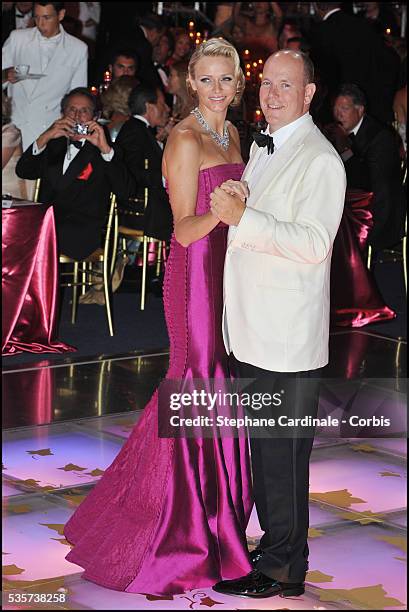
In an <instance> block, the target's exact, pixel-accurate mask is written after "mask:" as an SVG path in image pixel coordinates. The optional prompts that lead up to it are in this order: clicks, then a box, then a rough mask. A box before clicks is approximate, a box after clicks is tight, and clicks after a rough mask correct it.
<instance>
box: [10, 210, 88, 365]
mask: <svg viewBox="0 0 409 612" xmlns="http://www.w3.org/2000/svg"><path fill="white" fill-rule="evenodd" d="M2 224H3V227H2V258H3V261H2V302H3V314H2V354H3V355H12V354H15V353H21V352H22V351H26V352H29V353H63V352H65V351H75V350H76V349H75V348H73V347H71V346H69V345H68V344H64V343H63V342H59V341H58V340H57V339H56V338H55V332H56V322H57V297H58V258H57V244H56V235H55V225H54V213H53V209H52V207H47V206H46V205H44V204H36V205H33V206H21V207H14V208H13V207H11V208H7V209H2Z"/></svg>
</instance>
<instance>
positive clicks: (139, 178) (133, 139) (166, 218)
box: [115, 85, 173, 240]
mask: <svg viewBox="0 0 409 612" xmlns="http://www.w3.org/2000/svg"><path fill="white" fill-rule="evenodd" d="M129 108H130V111H131V114H132V117H131V118H130V119H129V120H128V121H127V122H126V123H125V124H124V125H123V127H122V129H121V131H120V132H119V134H118V137H117V139H116V143H115V144H116V145H118V147H120V148H121V149H122V152H123V157H124V160H125V162H126V164H127V167H128V170H129V172H130V174H131V175H132V176H133V178H134V179H135V182H136V186H137V191H136V193H135V194H134V195H135V197H138V198H141V199H142V200H143V197H144V188H145V187H148V189H149V191H148V196H149V197H148V204H147V208H146V211H145V214H144V217H143V222H141V220H140V219H141V218H140V217H137V216H135V214H133V213H134V212H135V209H134V208H133V207H132V203H131V202H127V201H122V202H120V203H119V212H120V224H121V225H125V226H126V227H131V228H133V229H144V231H145V234H146V235H147V236H150V237H151V238H158V239H159V240H169V239H170V236H171V233H172V227H173V225H172V212H171V208H170V204H169V198H168V195H167V193H166V191H165V188H164V186H163V180H162V153H163V151H162V147H161V145H160V144H159V142H158V141H157V140H156V138H155V136H154V135H153V133H152V128H155V127H158V126H163V125H165V124H166V122H167V119H168V116H169V107H168V106H167V105H166V103H165V98H164V95H163V93H162V91H161V90H159V89H157V90H155V89H152V88H150V87H149V86H147V85H138V86H137V87H136V88H135V89H134V90H133V91H132V92H131V95H130V98H129ZM145 159H147V160H148V168H147V169H145Z"/></svg>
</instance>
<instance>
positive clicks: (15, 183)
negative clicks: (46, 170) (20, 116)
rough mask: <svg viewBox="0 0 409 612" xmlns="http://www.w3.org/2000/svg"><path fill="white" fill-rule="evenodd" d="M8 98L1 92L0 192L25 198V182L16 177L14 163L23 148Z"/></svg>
mask: <svg viewBox="0 0 409 612" xmlns="http://www.w3.org/2000/svg"><path fill="white" fill-rule="evenodd" d="M10 117H11V106H10V99H9V98H8V97H7V96H6V95H5V93H4V91H3V92H2V94H1V121H2V127H1V169H2V172H1V182H2V194H4V195H6V194H7V195H11V196H13V197H15V198H23V200H25V199H27V187H26V182H25V181H24V180H23V179H20V178H18V176H17V174H16V164H17V161H18V160H19V158H20V157H21V154H22V153H23V149H22V147H21V132H20V130H19V129H18V128H16V126H15V125H14V123H11V118H10Z"/></svg>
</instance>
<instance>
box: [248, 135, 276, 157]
mask: <svg viewBox="0 0 409 612" xmlns="http://www.w3.org/2000/svg"><path fill="white" fill-rule="evenodd" d="M253 138H254V142H255V143H256V144H257V146H259V147H267V153H268V154H269V155H270V154H271V153H274V140H273V137H272V136H269V135H268V134H260V133H259V132H254V133H253Z"/></svg>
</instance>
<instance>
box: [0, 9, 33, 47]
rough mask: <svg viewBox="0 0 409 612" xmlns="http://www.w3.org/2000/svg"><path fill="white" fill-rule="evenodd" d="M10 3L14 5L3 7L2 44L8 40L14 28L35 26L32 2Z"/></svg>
mask: <svg viewBox="0 0 409 612" xmlns="http://www.w3.org/2000/svg"><path fill="white" fill-rule="evenodd" d="M4 4H5V3H4ZM10 4H13V5H14V6H12V7H11V8H10V9H7V10H4V9H3V11H2V14H1V44H3V43H4V41H5V40H7V38H8V37H9V36H10V32H11V31H12V30H21V29H24V28H32V27H33V26H34V20H33V3H32V2H11V3H10Z"/></svg>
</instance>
